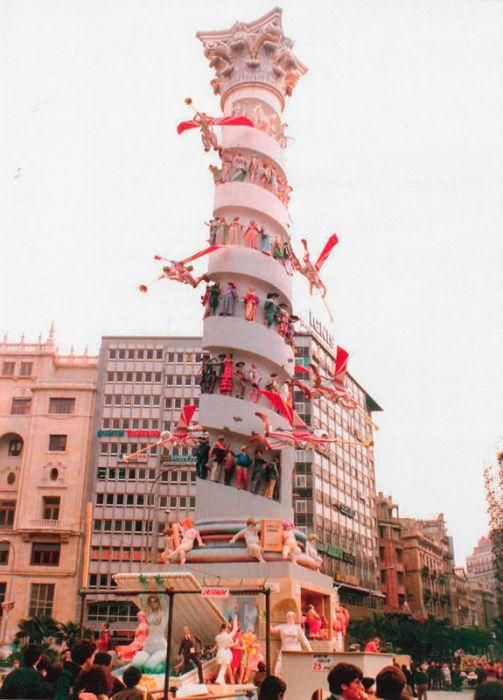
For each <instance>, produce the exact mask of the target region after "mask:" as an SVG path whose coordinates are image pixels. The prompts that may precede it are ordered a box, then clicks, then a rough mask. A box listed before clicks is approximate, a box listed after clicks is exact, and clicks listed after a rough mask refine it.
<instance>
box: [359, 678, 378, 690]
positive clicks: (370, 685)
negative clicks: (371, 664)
mask: <svg viewBox="0 0 503 700" xmlns="http://www.w3.org/2000/svg"><path fill="white" fill-rule="evenodd" d="M375 683H376V682H375V678H371V677H370V676H364V677H363V678H362V685H363V687H364V689H365V692H366V693H367V695H375V688H374V686H375Z"/></svg>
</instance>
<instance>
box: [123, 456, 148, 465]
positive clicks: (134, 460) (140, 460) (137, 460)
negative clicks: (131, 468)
mask: <svg viewBox="0 0 503 700" xmlns="http://www.w3.org/2000/svg"><path fill="white" fill-rule="evenodd" d="M146 462H148V455H146V454H143V455H136V456H135V457H126V458H122V459H119V464H145V463H146Z"/></svg>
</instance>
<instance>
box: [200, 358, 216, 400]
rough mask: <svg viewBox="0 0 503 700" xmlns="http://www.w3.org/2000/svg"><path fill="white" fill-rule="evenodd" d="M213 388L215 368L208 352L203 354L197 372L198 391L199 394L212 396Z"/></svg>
mask: <svg viewBox="0 0 503 700" xmlns="http://www.w3.org/2000/svg"><path fill="white" fill-rule="evenodd" d="M214 387H215V368H214V366H213V362H212V361H211V355H210V353H209V352H203V355H202V358H201V368H200V370H199V389H200V391H201V394H212V393H213V389H214Z"/></svg>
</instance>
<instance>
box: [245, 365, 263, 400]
mask: <svg viewBox="0 0 503 700" xmlns="http://www.w3.org/2000/svg"><path fill="white" fill-rule="evenodd" d="M248 381H249V382H250V401H251V402H252V403H258V402H259V399H260V383H261V381H262V377H261V376H260V375H259V373H258V370H257V365H256V364H253V363H252V365H251V367H250V369H249V370H248Z"/></svg>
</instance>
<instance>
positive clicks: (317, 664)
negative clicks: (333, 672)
mask: <svg viewBox="0 0 503 700" xmlns="http://www.w3.org/2000/svg"><path fill="white" fill-rule="evenodd" d="M333 666H334V659H333V656H329V655H328V654H313V656H312V665H311V668H312V670H313V671H330V669H331V668H333Z"/></svg>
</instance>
